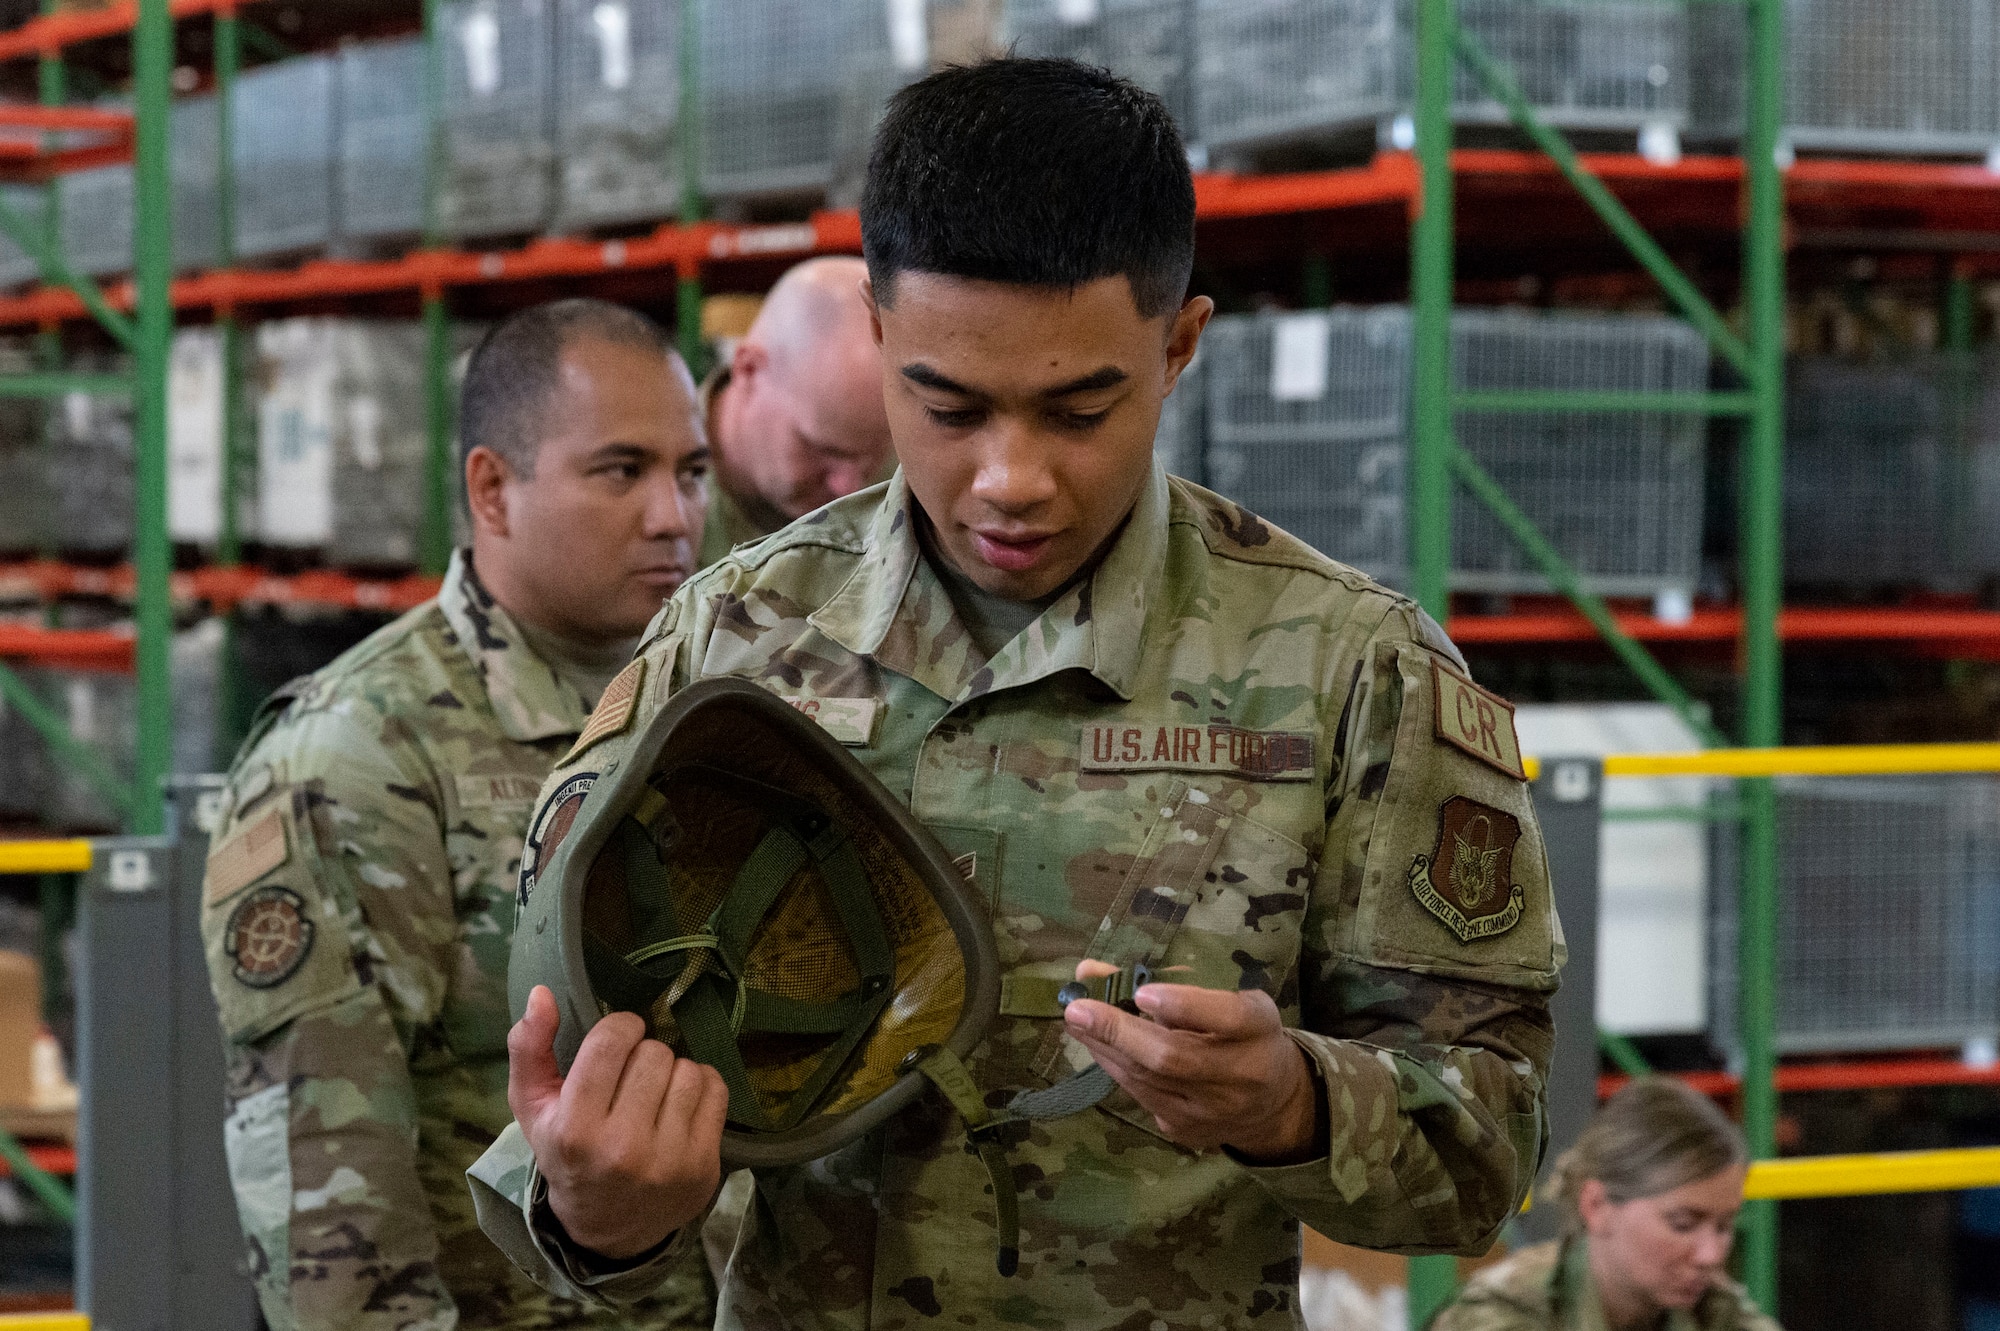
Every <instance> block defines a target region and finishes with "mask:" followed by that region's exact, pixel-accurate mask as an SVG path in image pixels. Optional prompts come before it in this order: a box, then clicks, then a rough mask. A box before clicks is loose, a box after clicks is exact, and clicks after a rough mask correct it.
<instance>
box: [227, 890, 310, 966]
mask: <svg viewBox="0 0 2000 1331" xmlns="http://www.w3.org/2000/svg"><path fill="white" fill-rule="evenodd" d="M312 945H313V922H312V921H311V920H309V919H307V918H306V903H305V900H304V898H302V897H300V896H299V894H298V893H296V892H294V891H292V890H291V889H290V888H287V887H262V888H259V889H257V890H256V891H255V892H252V893H251V894H250V895H249V896H248V897H246V898H244V900H243V904H242V905H240V906H238V907H237V908H236V909H235V910H234V911H232V912H231V913H230V916H229V927H228V929H227V931H226V932H225V933H224V935H223V941H222V946H223V950H224V951H226V952H227V953H228V954H229V958H230V960H231V961H233V962H235V963H236V965H235V971H236V979H237V980H238V982H240V983H242V984H245V985H248V986H249V987H250V988H252V989H273V988H276V987H277V986H278V985H281V984H283V983H284V982H285V981H287V980H289V979H291V978H292V976H294V975H295V974H297V973H298V969H299V967H300V966H303V965H304V964H305V960H306V956H307V955H308V954H309V953H310V952H311V951H312Z"/></svg>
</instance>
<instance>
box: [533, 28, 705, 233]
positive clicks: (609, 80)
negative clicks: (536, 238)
mask: <svg viewBox="0 0 2000 1331" xmlns="http://www.w3.org/2000/svg"><path fill="white" fill-rule="evenodd" d="M680 26H681V6H680V0H560V4H559V7H558V8H557V11H556V88H557V94H556V144H557V161H558V162H559V163H560V170H561V173H562V189H561V202H560V204H559V211H558V214H557V225H558V226H559V227H563V228H578V227H590V226H599V225H604V224H609V223H618V222H637V221H645V220H649V219H653V218H659V217H665V216H667V215H668V214H670V213H672V212H673V211H674V210H675V209H676V208H677V207H678V206H679V204H680V179H681V166H680V139H679V133H678V130H677V126H678V124H679V119H680V114H679V113H680Z"/></svg>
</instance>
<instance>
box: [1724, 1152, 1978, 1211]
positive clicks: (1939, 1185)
mask: <svg viewBox="0 0 2000 1331" xmlns="http://www.w3.org/2000/svg"><path fill="white" fill-rule="evenodd" d="M1992 1187H2000V1146H1976V1147H1967V1148H1965V1149H1963V1150H1956V1151H1885V1152H1882V1153H1880V1154H1875V1155H1810V1156H1801V1157H1799V1158H1797V1159H1792V1160H1759V1161H1757V1163H1755V1164H1753V1165H1751V1166H1750V1178H1749V1181H1748V1182H1747V1183H1745V1184H1744V1186H1743V1195H1744V1196H1745V1197H1746V1198H1748V1199H1750V1200H1752V1201H1757V1200H1761V1199H1766V1198H1769V1199H1772V1200H1778V1201H1794V1200H1797V1199H1798V1198H1801V1197H1860V1196H1865V1195H1868V1194H1871V1193H1886V1192H1956V1191H1958V1190H1959V1189H1961V1188H1992Z"/></svg>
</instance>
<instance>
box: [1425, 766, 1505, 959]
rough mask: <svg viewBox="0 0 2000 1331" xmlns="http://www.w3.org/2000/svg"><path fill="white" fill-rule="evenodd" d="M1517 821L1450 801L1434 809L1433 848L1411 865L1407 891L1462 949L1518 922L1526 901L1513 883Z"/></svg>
mask: <svg viewBox="0 0 2000 1331" xmlns="http://www.w3.org/2000/svg"><path fill="white" fill-rule="evenodd" d="M1520 840H1521V820H1520V819H1518V818H1516V817H1515V816H1514V815H1513V814H1511V813H1508V812H1506V811H1505V810H1504V809H1496V808H1494V807H1493V806H1492V805H1490V804H1481V803H1480V802H1479V801H1477V800H1469V799H1467V798H1466V797H1465V796H1463V795H1453V796H1452V797H1451V798H1450V799H1448V800H1446V801H1445V802H1444V803H1443V804H1441V805H1439V806H1438V835H1437V845H1436V846H1435V847H1434V848H1433V849H1432V850H1431V853H1430V854H1429V855H1419V856H1417V857H1416V858H1415V859H1413V860H1411V861H1410V875H1409V882H1410V891H1412V892H1414V893H1415V894H1416V897H1417V900H1418V901H1421V902H1422V903H1423V905H1424V909H1425V910H1427V911H1429V912H1430V913H1431V914H1433V915H1435V916H1437V917H1438V919H1440V920H1442V921H1443V922H1444V927H1445V928H1447V929H1449V930H1451V931H1452V932H1453V933H1454V934H1456V935H1458V941H1459V942H1461V943H1472V942H1476V941H1478V940H1479V939H1482V938H1497V937H1499V936H1500V935H1501V934H1504V933H1506V932H1507V931H1508V930H1509V929H1512V928H1513V927H1514V926H1515V925H1517V924H1519V923H1520V922H1521V912H1522V911H1523V910H1524V909H1526V904H1527V903H1526V898H1525V895H1524V894H1523V893H1522V891H1521V888H1520V886H1519V885H1518V884H1516V883H1515V882H1514V847H1515V846H1516V845H1518V844H1519V843H1520Z"/></svg>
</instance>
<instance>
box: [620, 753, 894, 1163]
mask: <svg viewBox="0 0 2000 1331" xmlns="http://www.w3.org/2000/svg"><path fill="white" fill-rule="evenodd" d="M701 770H702V773H703V775H704V776H705V777H713V778H718V779H719V780H718V784H723V785H728V786H730V787H732V788H735V789H737V790H738V791H739V793H742V794H744V795H746V796H749V797H754V798H757V799H758V800H760V801H762V802H763V805H764V807H765V808H766V809H769V810H771V811H772V812H773V813H774V815H775V816H776V817H777V818H778V819H779V821H777V822H775V823H774V824H773V825H772V826H771V827H770V828H769V830H768V831H766V832H765V834H764V835H763V837H762V838H760V839H759V840H758V843H757V845H756V846H755V847H754V848H753V849H752V850H751V852H750V855H749V856H748V857H747V858H746V859H745V860H744V862H743V864H742V865H741V866H740V867H739V868H738V870H737V872H736V877H735V878H734V880H732V881H731V883H730V885H729V890H728V891H727V892H726V893H724V894H723V898H722V900H721V901H720V902H719V903H718V904H717V905H716V907H715V910H714V911H713V912H712V913H711V914H710V915H709V917H708V920H707V921H706V923H705V925H704V926H703V928H702V929H701V930H700V931H699V932H697V933H689V934H684V935H682V936H680V937H677V938H671V939H668V940H666V941H665V942H664V943H655V944H651V945H649V946H648V947H646V948H642V949H640V950H639V951H638V952H635V953H632V954H630V955H628V956H627V957H626V958H625V959H624V960H625V961H626V962H627V963H628V964H633V965H637V964H638V963H640V962H642V961H644V960H648V959H651V958H654V957H658V956H661V955H666V954H670V953H680V952H688V951H694V952H704V951H705V952H707V953H708V954H709V955H711V956H713V957H716V958H717V959H719V960H720V962H721V963H722V968H723V971H724V972H725V973H723V974H715V973H695V974H690V973H689V971H690V970H691V969H692V967H690V966H688V964H687V963H685V962H684V963H683V967H684V968H683V969H682V970H681V971H680V972H679V976H680V978H682V979H684V980H685V981H686V984H685V991H684V992H682V993H671V992H669V991H668V990H667V989H666V988H665V987H662V989H660V990H659V991H656V994H655V997H656V998H657V996H658V993H660V992H666V993H668V999H669V1006H670V1007H671V1009H672V1011H673V1015H674V1020H675V1022H676V1024H678V1025H679V1027H680V1031H681V1036H682V1039H683V1040H684V1041H685V1043H686V1046H687V1050H688V1053H689V1054H691V1055H692V1056H693V1057H694V1058H695V1059H696V1060H697V1061H699V1062H703V1063H707V1064H709V1065H710V1066H711V1067H713V1068H715V1069H716V1071H717V1072H719V1073H721V1074H722V1079H723V1082H724V1084H725V1085H727V1086H728V1088H729V1101H730V1117H731V1118H733V1119H735V1120H736V1121H737V1122H739V1123H742V1124H744V1125H745V1126H747V1127H751V1128H756V1129H761V1130H764V1131H776V1132H782V1131H785V1130H787V1129H789V1128H792V1127H795V1126H797V1124H798V1123H799V1121H800V1120H801V1119H803V1118H804V1117H805V1116H806V1114H807V1113H809V1112H810V1111H811V1109H812V1108H813V1106H814V1105H815V1104H817V1103H818V1101H819V1099H820V1097H821V1096H822V1095H824V1094H825V1092H826V1089H827V1087H828V1086H829V1085H831V1084H832V1082H833V1080H834V1079H835V1078H836V1077H837V1076H838V1075H839V1074H840V1072H841V1070H842V1068H843V1067H844V1066H845V1064H846V1062H847V1060H848V1057H849V1056H850V1055H851V1054H852V1053H853V1052H854V1049H855V1048H856V1046H858V1045H859V1044H860V1043H861V1041H862V1040H863V1039H864V1038H866V1036H867V1034H868V1032H869V1031H870V1030H871V1029H873V1027H874V1024H875V1020H876V1018H877V1017H878V1016H879V1015H880V1014H881V1011H882V1009H883V1008H884V1007H885V1006H886V1005H887V1004H888V1002H889V1000H890V998H891V996H892V985H893V983H894V980H895V963H896V957H895V947H894V945H893V944H892V943H891V942H890V940H889V934H888V927H887V925H886V923H885V922H884V921H883V919H882V915H881V912H880V911H879V910H878V909H877V908H876V905H875V898H874V893H873V892H872V891H871V889H870V887H869V884H868V876H867V874H866V872H865V871H864V870H863V869H862V867H861V861H860V858H859V856H857V855H856V854H855V851H854V846H853V843H852V842H850V841H849V840H848V838H847V836H846V835H845V834H844V833H842V832H841V831H840V830H839V829H838V828H836V827H834V826H833V825H832V822H831V820H830V819H829V818H828V817H827V816H826V815H825V813H823V812H822V811H821V810H820V809H818V808H817V807H816V806H814V805H812V804H810V803H809V802H807V801H803V800H800V799H798V798H797V797H795V796H791V795H788V794H786V793H785V792H782V791H776V790H774V789H771V788H767V787H765V786H763V785H762V784H761V783H759V782H753V781H749V780H747V779H745V778H741V777H736V776H734V775H733V774H727V773H718V772H714V771H713V770H712V769H706V768H704V769H701ZM664 807H665V805H664V801H662V803H661V804H660V806H658V808H656V810H655V813H656V815H657V812H658V811H659V809H663V808H664ZM802 833H803V834H804V835H803V836H802V835H801V834H802ZM647 842H648V844H651V838H650V837H648V838H647ZM808 862H811V863H815V864H817V865H818V867H819V871H820V879H821V881H822V882H823V883H824V884H825V886H826V890H827V893H828V895H829V896H830V897H831V898H832V901H833V906H834V910H835V913H836V914H838V915H839V916H840V920H841V924H842V926H843V928H844V929H845V931H846V933H847V938H848V944H849V946H850V947H851V948H852V950H853V952H854V963H855V969H856V970H857V971H858V972H859V973H860V984H859V986H858V987H857V988H856V989H855V990H853V991H851V992H849V993H847V994H842V995H839V996H837V997H835V998H833V999H830V1000H828V1001H825V1002H819V1003H812V1002H806V1001H803V1000H799V999H792V998H786V997H783V996H781V995H778V994H772V993H768V992H765V991H762V990H758V989H752V988H751V987H750V986H749V985H748V983H746V982H745V981H744V980H743V978H742V977H743V975H744V973H745V971H746V969H747V965H748V958H749V953H750V946H751V942H752V940H753V938H754V937H755V934H756V931H757V928H758V926H759V925H760V924H762V923H763V920H764V917H765V916H766V915H768V914H769V913H770V911H771V908H772V907H773V906H774V905H775V904H776V903H777V900H778V898H779V897H780V896H781V895H783V893H784V891H785V889H786V888H787V887H788V886H790V884H791V883H792V882H793V880H794V879H796V878H797V876H798V874H799V872H800V871H801V870H802V869H804V868H805V867H806V865H807V863H808ZM635 870H640V866H638V865H636V864H633V863H632V862H631V861H629V860H628V882H629V881H631V880H630V877H629V875H630V874H631V873H632V872H634V871H635ZM640 876H641V877H642V878H654V877H656V878H658V879H659V880H660V887H659V893H660V895H661V896H662V897H670V896H671V893H670V892H668V891H667V889H666V886H665V881H664V880H665V873H664V866H662V865H659V864H658V862H657V855H656V856H655V857H654V864H653V866H652V867H651V869H650V871H644V870H640ZM666 904H667V907H668V909H669V910H671V908H672V903H671V901H668V902H667V903H666ZM673 928H674V931H675V932H676V933H678V932H679V931H680V930H681V929H683V928H685V924H684V923H683V922H681V921H679V920H675V921H674V924H673ZM702 940H708V941H707V943H706V945H704V943H703V941H702ZM746 1030H748V1031H757V1032H763V1033H768V1034H788V1035H831V1036H834V1037H836V1038H835V1039H834V1040H833V1041H832V1043H831V1044H830V1045H829V1046H828V1047H827V1048H826V1049H823V1050H821V1051H820V1053H819V1057H818V1061H817V1064H816V1066H815V1067H814V1069H813V1072H812V1075H811V1076H809V1077H808V1078H806V1080H805V1082H804V1083H803V1084H801V1085H800V1086H799V1087H798V1088H797V1089H795V1090H794V1091H793V1092H792V1093H791V1095H790V1096H789V1098H788V1099H787V1101H786V1106H785V1111H784V1112H783V1113H782V1114H780V1115H778V1116H777V1118H776V1119H775V1120H774V1119H773V1118H772V1116H771V1115H770V1114H769V1113H768V1112H766V1110H765V1108H764V1104H763V1101H762V1100H761V1098H760V1097H759V1096H758V1095H757V1094H756V1091H755V1088H754V1087H753V1086H752V1085H751V1083H750V1077H749V1071H748V1069H747V1067H746V1066H745V1065H744V1062H743V1052H742V1049H741V1047H740V1046H739V1044H738V1040H737V1037H738V1036H739V1035H740V1034H741V1033H742V1032H743V1031H746Z"/></svg>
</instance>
